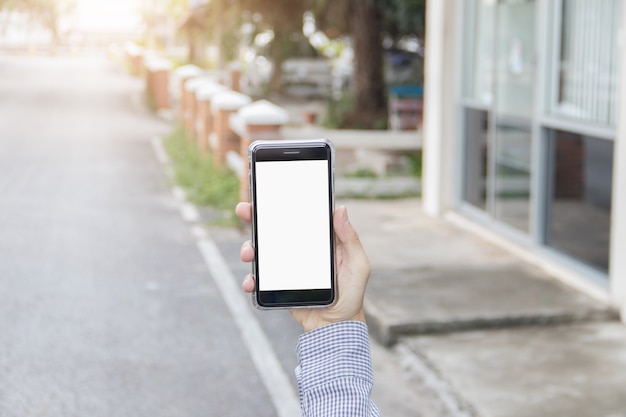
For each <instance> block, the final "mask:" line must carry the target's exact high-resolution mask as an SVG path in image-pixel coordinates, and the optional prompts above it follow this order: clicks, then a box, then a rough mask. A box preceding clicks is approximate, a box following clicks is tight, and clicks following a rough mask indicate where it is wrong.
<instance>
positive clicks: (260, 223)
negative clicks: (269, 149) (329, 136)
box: [256, 160, 332, 291]
mask: <svg viewBox="0 0 626 417" xmlns="http://www.w3.org/2000/svg"><path fill="white" fill-rule="evenodd" d="M328 187H329V184H328V161H325V160H306V161H302V160H301V161H263V162H257V163H256V212H257V218H256V226H257V249H258V259H257V263H258V275H259V290H261V291H281V290H306V289H329V288H331V280H332V276H331V252H330V250H331V246H330V237H331V234H330V233H331V232H330V219H329V216H330V206H329V204H330V203H329V189H328Z"/></svg>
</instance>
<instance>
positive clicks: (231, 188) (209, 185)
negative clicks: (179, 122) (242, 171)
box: [163, 127, 239, 215]
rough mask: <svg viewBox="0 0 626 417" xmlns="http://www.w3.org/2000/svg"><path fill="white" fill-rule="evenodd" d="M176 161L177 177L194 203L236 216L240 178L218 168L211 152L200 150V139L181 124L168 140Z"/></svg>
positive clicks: (175, 175) (166, 142)
mask: <svg viewBox="0 0 626 417" xmlns="http://www.w3.org/2000/svg"><path fill="white" fill-rule="evenodd" d="M163 144H164V146H165V150H166V151H167V153H168V154H169V156H170V159H171V160H172V164H173V167H174V180H175V182H176V184H177V185H179V186H180V187H182V188H183V189H184V190H185V191H186V193H187V197H188V198H189V200H190V201H191V202H193V203H194V204H197V205H199V206H213V207H215V208H217V209H220V210H224V211H226V210H227V211H229V212H230V213H232V215H234V207H235V204H237V202H238V201H239V179H238V178H237V177H236V176H235V174H234V173H232V172H231V171H230V170H228V169H217V168H216V167H215V166H214V165H213V157H212V155H211V154H205V153H203V152H201V151H200V150H198V147H197V144H196V142H195V141H194V140H193V139H191V138H189V137H188V136H187V135H186V134H185V132H184V130H183V129H182V128H181V127H177V128H176V129H175V130H174V132H172V134H170V135H169V136H168V137H167V138H166V139H165V141H164V143H163Z"/></svg>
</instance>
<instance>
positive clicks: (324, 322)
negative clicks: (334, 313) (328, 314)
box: [300, 309, 366, 333]
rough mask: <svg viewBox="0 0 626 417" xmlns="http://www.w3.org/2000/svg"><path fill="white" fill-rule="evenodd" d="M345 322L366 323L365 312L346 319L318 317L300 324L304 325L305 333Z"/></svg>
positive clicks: (361, 311)
mask: <svg viewBox="0 0 626 417" xmlns="http://www.w3.org/2000/svg"><path fill="white" fill-rule="evenodd" d="M343 321H359V322H361V323H364V324H365V323H366V322H365V312H364V311H363V309H361V310H360V311H359V312H358V313H356V314H355V315H353V316H349V317H344V318H336V319H335V318H325V317H316V318H314V319H311V320H303V321H302V322H301V323H300V324H302V328H303V329H304V332H305V333H307V332H310V331H313V330H315V329H319V328H320V327H324V326H328V325H330V324H335V323H340V322H343Z"/></svg>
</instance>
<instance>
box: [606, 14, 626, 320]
mask: <svg viewBox="0 0 626 417" xmlns="http://www.w3.org/2000/svg"><path fill="white" fill-rule="evenodd" d="M618 45H619V54H620V81H619V85H620V87H619V93H618V99H617V103H618V112H617V114H618V117H617V137H616V138H615V145H614V148H613V152H614V158H613V207H612V210H611V213H612V214H611V216H612V224H611V263H610V270H609V275H610V280H611V281H610V282H611V296H612V298H613V300H614V301H615V302H616V303H617V304H618V305H619V306H620V308H621V311H622V321H624V322H626V2H623V4H622V24H621V27H620V31H619V41H618Z"/></svg>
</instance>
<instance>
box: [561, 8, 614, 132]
mask: <svg viewBox="0 0 626 417" xmlns="http://www.w3.org/2000/svg"><path fill="white" fill-rule="evenodd" d="M556 3H557V4H558V2H556ZM620 3H621V2H620V0H602V1H601V2H599V1H597V0H562V3H561V10H560V12H559V11H557V14H556V18H557V19H559V18H560V19H561V26H560V34H555V35H556V37H557V38H560V45H559V50H558V51H557V52H556V54H555V60H557V64H556V74H554V76H553V78H552V84H553V85H552V89H551V91H552V93H551V94H552V97H551V100H550V101H551V102H550V105H549V111H550V114H551V115H553V116H558V117H561V118H565V119H570V120H575V121H578V122H585V123H591V124H596V125H602V126H606V127H612V126H614V125H615V114H616V111H615V108H616V94H615V91H616V89H617V73H618V65H617V64H618V62H617V61H618V54H617V45H616V42H617V31H618V27H619V16H620V12H619V6H620Z"/></svg>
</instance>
